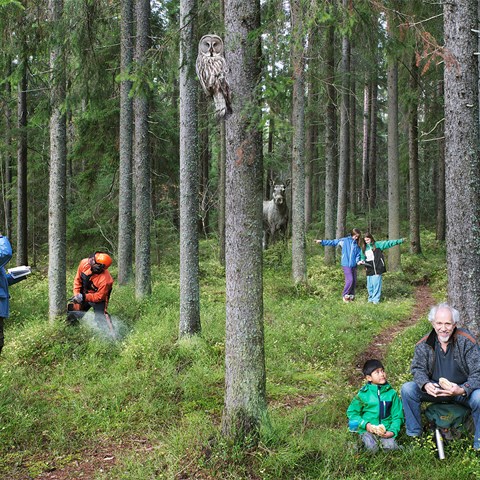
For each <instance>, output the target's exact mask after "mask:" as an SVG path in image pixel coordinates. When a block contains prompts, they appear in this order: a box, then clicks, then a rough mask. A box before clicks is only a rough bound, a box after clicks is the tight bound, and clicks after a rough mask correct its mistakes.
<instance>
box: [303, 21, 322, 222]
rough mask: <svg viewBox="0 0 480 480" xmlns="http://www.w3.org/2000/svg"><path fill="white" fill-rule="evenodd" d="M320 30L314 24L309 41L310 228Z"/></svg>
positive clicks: (307, 202) (307, 195) (307, 183)
mask: <svg viewBox="0 0 480 480" xmlns="http://www.w3.org/2000/svg"><path fill="white" fill-rule="evenodd" d="M319 38H320V32H319V29H318V27H316V26H314V27H313V28H312V29H311V30H310V33H309V42H308V52H307V58H308V59H309V60H308V88H307V90H308V99H307V101H308V104H307V113H306V131H307V135H306V141H305V148H306V155H305V157H306V161H305V227H306V228H307V229H308V227H309V225H310V224H311V223H312V212H313V207H314V203H313V197H314V185H315V181H314V175H313V171H314V163H315V162H316V160H317V156H318V155H317V124H318V121H317V120H318V113H317V112H318V105H317V99H318V81H317V79H316V76H317V75H318V67H319V62H318V50H319V41H318V39H319Z"/></svg>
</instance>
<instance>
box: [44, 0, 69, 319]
mask: <svg viewBox="0 0 480 480" xmlns="http://www.w3.org/2000/svg"><path fill="white" fill-rule="evenodd" d="M48 8H49V20H50V25H51V26H52V29H53V35H52V39H53V45H52V48H51V51H50V70H51V79H50V81H51V84H50V109H51V115H50V186H49V197H48V256H49V260H48V299H49V318H50V321H53V320H55V319H56V318H57V317H59V316H60V315H62V314H65V300H66V299H65V292H66V289H67V288H66V280H67V279H66V263H67V251H66V243H67V242H66V240H67V234H66V231H67V228H66V191H67V189H66V177H67V169H66V164H67V162H66V160H67V148H66V146H67V126H66V122H65V113H64V111H63V105H64V103H65V96H66V92H65V57H64V52H63V44H64V40H63V39H64V33H63V32H62V30H63V29H62V28H61V25H62V19H63V0H49V3H48Z"/></svg>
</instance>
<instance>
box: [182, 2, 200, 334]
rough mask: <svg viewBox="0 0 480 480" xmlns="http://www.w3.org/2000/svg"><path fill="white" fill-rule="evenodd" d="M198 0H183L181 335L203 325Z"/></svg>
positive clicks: (197, 330) (196, 332) (198, 331)
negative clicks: (196, 32) (199, 193)
mask: <svg viewBox="0 0 480 480" xmlns="http://www.w3.org/2000/svg"><path fill="white" fill-rule="evenodd" d="M196 10H197V1H196V0H180V326H179V335H180V337H187V336H191V335H196V334H198V333H200V331H201V325H200V283H199V259H198V228H197V218H198V183H199V182H198V173H199V168H198V121H197V119H198V112H197V81H196V79H195V57H196V53H197V45H196V42H195V28H194V26H195V24H196V22H195V16H196V13H197V12H196Z"/></svg>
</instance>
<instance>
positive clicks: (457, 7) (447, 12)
mask: <svg viewBox="0 0 480 480" xmlns="http://www.w3.org/2000/svg"><path fill="white" fill-rule="evenodd" d="M443 18H444V36H445V48H446V51H447V52H449V53H450V54H451V58H450V62H449V63H446V65H445V70H444V80H445V177H446V182H445V184H446V190H445V194H446V218H447V234H446V245H447V274H448V300H449V302H450V304H452V305H453V306H454V307H455V308H457V309H458V310H459V311H460V318H461V320H462V323H463V324H464V325H465V326H466V327H467V328H468V329H470V330H471V331H472V332H473V333H474V334H476V335H478V334H479V333H480V302H479V300H478V299H479V298H480V282H479V281H478V279H479V278H480V235H479V225H480V195H479V187H478V186H479V185H480V145H479V143H480V142H479V105H478V100H479V93H478V65H477V62H478V57H477V56H476V55H474V53H475V52H477V47H478V38H477V34H476V33H474V32H473V31H472V30H478V4H477V2H463V1H459V0H452V1H451V2H446V3H444V6H443Z"/></svg>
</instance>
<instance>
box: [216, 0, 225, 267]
mask: <svg viewBox="0 0 480 480" xmlns="http://www.w3.org/2000/svg"><path fill="white" fill-rule="evenodd" d="M220 18H221V19H222V21H225V0H220ZM219 124H220V153H219V156H218V213H217V218H218V221H217V224H218V243H219V249H218V260H219V262H220V265H225V168H226V163H227V144H226V130H225V117H223V118H221V119H220V120H219Z"/></svg>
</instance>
